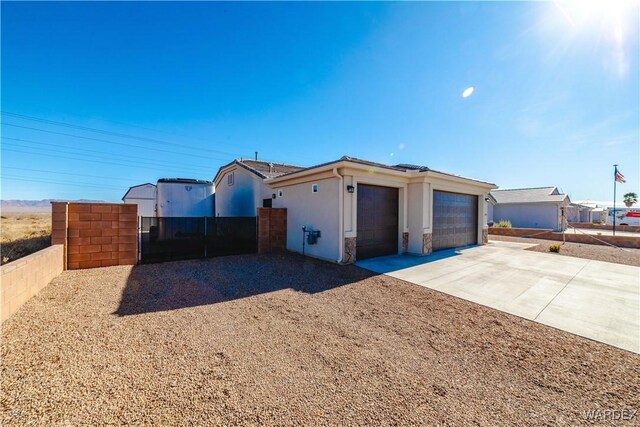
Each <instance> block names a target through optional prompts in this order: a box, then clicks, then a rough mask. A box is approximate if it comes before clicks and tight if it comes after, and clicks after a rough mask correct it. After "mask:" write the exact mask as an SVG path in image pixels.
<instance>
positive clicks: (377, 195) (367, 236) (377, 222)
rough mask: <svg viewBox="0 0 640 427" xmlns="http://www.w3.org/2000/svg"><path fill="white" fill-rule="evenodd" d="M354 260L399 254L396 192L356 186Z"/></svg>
mask: <svg viewBox="0 0 640 427" xmlns="http://www.w3.org/2000/svg"><path fill="white" fill-rule="evenodd" d="M357 227H358V234H357V238H356V258H357V259H365V258H372V257H377V256H383V255H391V254H397V253H398V189H397V188H389V187H377V186H374V185H362V184H360V185H358V224H357Z"/></svg>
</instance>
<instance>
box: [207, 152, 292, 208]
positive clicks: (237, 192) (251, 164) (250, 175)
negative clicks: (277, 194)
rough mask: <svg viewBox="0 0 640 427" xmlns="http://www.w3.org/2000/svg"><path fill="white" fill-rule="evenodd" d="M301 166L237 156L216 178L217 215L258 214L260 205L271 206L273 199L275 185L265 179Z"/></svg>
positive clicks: (223, 167)
mask: <svg viewBox="0 0 640 427" xmlns="http://www.w3.org/2000/svg"><path fill="white" fill-rule="evenodd" d="M301 169H303V168H302V167H300V166H293V165H285V164H280V163H271V162H263V161H259V160H234V161H233V162H231V163H229V164H227V165H225V166H222V167H221V168H220V170H218V173H217V174H216V176H215V178H214V179H213V182H214V184H215V188H216V216H256V208H260V207H271V203H272V200H273V194H274V191H273V188H271V187H269V185H268V184H267V183H266V182H265V180H266V179H268V178H274V177H277V176H280V175H283V174H286V173H290V172H295V171H298V170H301Z"/></svg>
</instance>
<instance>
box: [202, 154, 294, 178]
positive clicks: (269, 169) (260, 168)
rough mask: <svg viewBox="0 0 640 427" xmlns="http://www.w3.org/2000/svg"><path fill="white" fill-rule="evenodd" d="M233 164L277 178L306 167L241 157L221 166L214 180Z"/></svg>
mask: <svg viewBox="0 0 640 427" xmlns="http://www.w3.org/2000/svg"><path fill="white" fill-rule="evenodd" d="M231 165H237V166H240V167H241V168H243V169H246V170H248V171H249V172H251V173H253V174H254V175H256V176H258V177H259V178H262V179H267V178H275V177H277V176H282V175H286V174H288V173H292V172H297V171H299V170H302V169H304V167H302V166H294V165H287V164H284V163H273V162H265V161H262V160H242V159H240V160H234V161H232V162H231V163H227V164H226V165H224V166H221V167H220V169H218V173H216V176H215V177H214V178H213V182H216V181H217V179H218V176H220V172H222V170H223V169H225V168H228V167H229V166H231Z"/></svg>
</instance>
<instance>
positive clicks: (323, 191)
mask: <svg viewBox="0 0 640 427" xmlns="http://www.w3.org/2000/svg"><path fill="white" fill-rule="evenodd" d="M313 184H318V192H317V193H313V192H312V191H311V188H312V185H313ZM338 187H339V181H338V179H337V178H324V179H318V180H310V181H308V182H302V183H297V184H292V185H285V186H279V187H278V188H277V189H276V190H274V192H275V193H276V194H277V193H278V190H281V191H282V196H280V195H278V196H277V197H276V198H275V199H274V200H273V207H274V208H287V249H288V250H290V251H294V252H300V253H301V252H302V226H303V225H304V226H306V227H307V229H313V230H320V232H321V237H320V238H319V239H318V243H317V244H315V245H308V244H305V254H307V255H310V256H314V257H317V258H321V259H325V260H328V261H333V262H337V261H338V258H339V256H340V242H341V240H342V239H341V238H340V236H339V233H340V231H339V216H338V211H339V209H338V204H339V188H338Z"/></svg>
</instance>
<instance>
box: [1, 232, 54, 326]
mask: <svg viewBox="0 0 640 427" xmlns="http://www.w3.org/2000/svg"><path fill="white" fill-rule="evenodd" d="M63 265H64V246H63V245H60V244H57V245H53V246H50V247H48V248H46V249H43V250H41V251H38V252H36V253H33V254H31V255H27V256H26V257H24V258H20V259H18V260H15V261H13V262H10V263H8V264H5V265H3V266H2V267H0V318H1V319H2V320H1V321H2V322H4V321H5V320H6V319H8V318H9V317H10V316H11V315H12V314H13V313H15V312H16V311H18V309H19V308H20V307H22V305H23V304H24V303H25V302H27V301H28V300H29V299H30V298H31V297H33V296H34V295H36V294H37V293H38V292H40V290H41V289H42V288H44V287H45V286H46V285H47V284H48V283H49V282H51V280H53V279H54V278H55V277H57V276H58V275H59V274H60V273H62V271H63Z"/></svg>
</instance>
